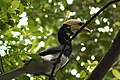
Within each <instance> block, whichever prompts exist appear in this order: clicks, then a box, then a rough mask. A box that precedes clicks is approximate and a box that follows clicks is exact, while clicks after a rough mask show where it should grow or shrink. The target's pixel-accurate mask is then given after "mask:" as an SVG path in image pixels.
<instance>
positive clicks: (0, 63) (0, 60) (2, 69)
mask: <svg viewBox="0 0 120 80" xmlns="http://www.w3.org/2000/svg"><path fill="white" fill-rule="evenodd" d="M0 65H1V67H0V70H1V73H3V72H4V67H3V62H2V56H1V55H0Z"/></svg>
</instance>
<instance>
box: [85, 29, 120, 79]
mask: <svg viewBox="0 0 120 80" xmlns="http://www.w3.org/2000/svg"><path fill="white" fill-rule="evenodd" d="M119 54H120V30H119V32H118V34H117V36H116V38H115V39H114V41H113V43H112V45H111V46H110V48H109V50H108V51H107V53H106V55H105V56H104V57H103V59H102V60H101V61H100V63H99V64H98V65H97V67H96V68H95V69H94V71H93V72H92V74H91V75H90V76H89V78H88V79H87V80H102V78H103V77H104V75H105V74H106V73H107V71H108V70H109V69H110V68H111V66H112V65H113V64H114V62H115V61H116V60H117V58H118V56H119Z"/></svg>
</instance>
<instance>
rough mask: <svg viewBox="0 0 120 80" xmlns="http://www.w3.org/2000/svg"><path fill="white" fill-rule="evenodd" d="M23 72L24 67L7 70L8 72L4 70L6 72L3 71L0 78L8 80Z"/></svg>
mask: <svg viewBox="0 0 120 80" xmlns="http://www.w3.org/2000/svg"><path fill="white" fill-rule="evenodd" d="M23 73H25V67H24V66H23V67H21V68H18V69H14V70H12V71H9V72H6V73H3V74H1V75H0V80H10V79H12V78H15V77H17V76H19V75H21V74H23Z"/></svg>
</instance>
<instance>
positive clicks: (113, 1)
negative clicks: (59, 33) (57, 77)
mask: <svg viewBox="0 0 120 80" xmlns="http://www.w3.org/2000/svg"><path fill="white" fill-rule="evenodd" d="M119 1H120V0H111V1H110V2H108V3H107V4H106V5H105V6H103V8H101V9H100V10H99V11H98V12H97V13H96V14H95V15H93V16H92V17H91V18H90V19H89V20H88V21H87V22H86V23H85V24H84V25H83V26H82V27H81V28H80V29H79V30H78V31H77V32H76V33H75V34H74V35H73V36H72V38H71V39H70V40H68V42H65V44H64V47H63V49H62V51H61V53H60V55H59V57H58V58H57V59H58V60H57V61H59V60H60V58H61V56H62V54H63V52H64V50H65V47H66V46H67V44H68V43H70V42H71V41H72V40H73V39H74V38H75V37H76V36H77V35H78V34H79V33H80V32H81V31H82V30H83V29H84V28H85V27H86V26H87V25H88V24H89V23H90V22H91V21H92V20H93V19H94V18H96V17H97V16H98V15H99V14H100V13H101V12H102V11H103V10H104V9H105V8H107V7H108V6H109V5H111V4H112V3H115V2H119ZM57 64H58V62H57V63H55V64H54V66H53V69H52V72H51V77H52V76H53V74H54V71H55V68H56V65H57ZM49 80H51V79H49Z"/></svg>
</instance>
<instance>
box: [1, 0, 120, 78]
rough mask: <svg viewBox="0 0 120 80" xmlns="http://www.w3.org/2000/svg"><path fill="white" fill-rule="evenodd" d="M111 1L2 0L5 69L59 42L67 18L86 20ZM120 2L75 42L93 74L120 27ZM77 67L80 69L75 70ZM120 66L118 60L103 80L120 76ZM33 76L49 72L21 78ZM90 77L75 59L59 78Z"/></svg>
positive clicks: (82, 58) (11, 67)
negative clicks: (58, 38)
mask: <svg viewBox="0 0 120 80" xmlns="http://www.w3.org/2000/svg"><path fill="white" fill-rule="evenodd" d="M68 1H69V0H68ZM108 1H109V0H106V1H103V0H92V1H91V0H84V1H83V0H73V3H72V4H68V3H67V1H66V0H57V1H56V0H52V1H51V0H19V1H18V0H0V54H1V56H2V60H3V66H4V70H5V71H8V70H11V69H14V68H17V67H19V66H22V65H23V64H24V63H23V62H22V60H28V59H30V58H31V57H34V58H38V57H36V56H37V53H38V52H40V51H41V50H43V49H45V48H49V47H51V46H55V45H57V44H59V43H58V41H57V31H58V29H59V27H60V26H61V25H62V23H63V22H64V21H65V20H66V19H71V18H75V19H80V20H82V21H84V22H85V21H87V20H88V19H89V18H90V17H91V16H92V15H93V14H94V13H95V12H96V11H95V10H97V9H99V8H101V7H102V6H103V5H104V4H105V3H107V2H108ZM119 6H120V3H116V4H113V5H111V6H110V7H108V8H107V9H106V10H105V11H104V12H103V13H102V14H101V15H99V16H98V17H97V18H96V19H95V20H93V21H92V22H91V23H90V24H89V25H88V26H87V27H88V28H89V29H91V30H92V33H85V32H83V33H80V34H79V35H78V36H77V37H76V38H75V39H74V41H73V42H72V45H73V53H75V55H74V56H75V58H76V59H77V60H78V61H79V63H80V64H81V65H82V66H83V67H84V68H85V69H86V71H87V72H88V73H89V74H90V73H91V71H92V70H93V69H94V68H95V67H96V65H97V64H98V62H99V61H100V60H101V58H102V57H103V56H104V54H105V53H106V51H107V49H108V48H109V46H110V44H111V43H112V40H113V39H114V37H115V35H116V33H117V31H118V29H119V28H120V20H119V19H120V16H119V14H120V12H119V11H120V8H119ZM93 9H94V11H93ZM92 11H93V12H92ZM67 12H68V13H69V14H70V15H69V16H67V14H66V13H67ZM79 58H80V59H79ZM75 70H76V71H77V72H75V74H73V72H72V71H75ZM119 70H120V67H119V60H118V62H116V64H115V65H114V66H113V67H112V68H111V69H110V70H109V72H108V73H107V74H106V76H105V77H104V79H103V80H110V79H114V78H115V79H119V76H120V74H119ZM30 78H35V79H38V80H39V79H40V80H41V79H47V78H46V77H45V76H34V77H33V76H32V75H31V76H29V77H28V75H26V74H24V75H21V76H20V77H18V78H17V79H18V80H20V79H24V80H29V79H30ZM86 78H87V75H86V73H85V71H84V70H82V68H81V67H80V66H78V64H77V63H76V62H75V61H74V60H73V59H71V61H70V62H69V64H68V65H67V66H66V67H65V68H64V69H62V70H61V71H59V72H58V74H57V79H58V80H67V79H71V80H77V79H78V80H80V79H83V80H84V79H86Z"/></svg>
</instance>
